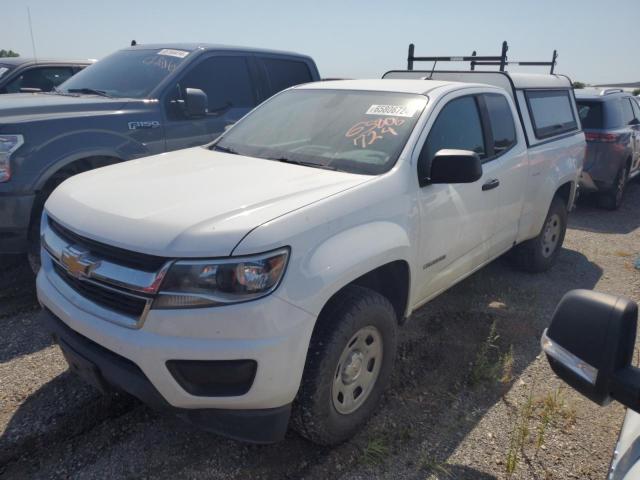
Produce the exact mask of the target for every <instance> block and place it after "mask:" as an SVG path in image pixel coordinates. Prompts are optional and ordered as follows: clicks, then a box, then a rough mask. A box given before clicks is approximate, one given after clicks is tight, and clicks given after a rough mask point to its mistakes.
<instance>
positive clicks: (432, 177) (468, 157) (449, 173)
mask: <svg viewBox="0 0 640 480" xmlns="http://www.w3.org/2000/svg"><path fill="white" fill-rule="evenodd" d="M480 177H482V162H481V161H480V157H479V156H478V154H477V153H475V152H472V151H471V150H448V149H444V150H440V151H438V153H436V156H435V157H434V159H433V160H432V161H431V172H430V174H429V178H428V179H426V180H427V183H473V182H475V181H476V180H479V179H480Z"/></svg>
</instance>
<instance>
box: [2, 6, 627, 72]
mask: <svg viewBox="0 0 640 480" xmlns="http://www.w3.org/2000/svg"><path fill="white" fill-rule="evenodd" d="M27 5H29V6H30V8H31V17H32V22H33V30H34V36H35V41H36V49H37V53H38V55H39V56H41V57H45V56H46V57H81V58H100V57H103V56H105V55H107V54H108V53H110V52H112V51H114V50H117V49H118V48H122V47H125V46H128V45H129V42H130V41H131V39H136V40H137V41H138V43H141V44H142V43H154V42H156V43H158V42H177V41H179V42H182V41H184V42H209V43H224V44H231V45H246V46H256V47H265V48H275V49H281V50H292V51H296V52H301V53H306V54H308V55H311V56H312V57H313V58H314V59H315V60H316V62H317V64H318V67H319V69H320V73H321V75H322V76H324V77H350V78H363V77H368V78H371V77H374V78H375V77H379V76H380V75H381V74H382V73H384V72H385V71H386V70H389V69H392V68H405V66H406V65H405V59H406V55H407V46H408V44H409V43H410V42H413V43H415V44H416V54H417V55H456V56H458V55H469V54H471V51H472V50H474V49H475V50H477V51H478V54H479V55H498V54H499V52H500V44H501V42H502V40H507V41H508V42H509V46H510V50H509V57H510V58H511V59H512V60H548V59H550V57H551V53H552V51H553V49H554V48H556V49H558V52H559V55H560V56H559V59H558V69H557V71H558V72H559V73H566V74H568V75H569V76H570V77H571V78H572V79H573V80H580V81H583V82H587V83H594V84H597V83H613V82H632V81H633V82H637V81H640V0H610V1H605V0H599V1H595V0H510V1H508V0H476V1H473V0H439V1H433V0H422V1H418V0H413V1H402V0H386V1H379V0H366V1H365V0H342V1H338V0H322V1H313V2H311V1H305V0H298V1H294V0H263V1H259V0H241V1H232V0H226V1H219V0H208V1H205V0H191V1H186V0H156V1H153V2H151V1H143V0H139V1H131V0H126V1H125V0H102V1H96V0H84V1H79V0H2V3H0V6H1V8H0V11H2V19H1V20H0V25H1V26H0V48H4V49H12V50H15V51H17V52H19V53H21V54H22V55H23V56H31V55H32V49H31V40H30V36H29V28H28V22H27ZM532 68H533V69H532ZM538 68H539V67H538ZM514 70H515V68H514ZM527 70H528V71H532V72H535V71H540V70H539V69H537V68H536V67H531V68H529V69H527Z"/></svg>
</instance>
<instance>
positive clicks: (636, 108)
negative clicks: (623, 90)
mask: <svg viewBox="0 0 640 480" xmlns="http://www.w3.org/2000/svg"><path fill="white" fill-rule="evenodd" d="M630 101H631V105H632V106H633V113H635V114H636V118H637V119H638V120H640V103H639V102H637V101H635V100H634V99H631V100H630Z"/></svg>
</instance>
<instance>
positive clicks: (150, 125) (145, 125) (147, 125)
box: [129, 120, 160, 130]
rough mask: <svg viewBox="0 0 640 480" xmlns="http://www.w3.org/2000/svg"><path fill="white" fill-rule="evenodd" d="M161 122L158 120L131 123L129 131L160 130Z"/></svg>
mask: <svg viewBox="0 0 640 480" xmlns="http://www.w3.org/2000/svg"><path fill="white" fill-rule="evenodd" d="M158 127H160V122H158V121H157V120H149V121H145V122H129V130H138V129H140V128H158Z"/></svg>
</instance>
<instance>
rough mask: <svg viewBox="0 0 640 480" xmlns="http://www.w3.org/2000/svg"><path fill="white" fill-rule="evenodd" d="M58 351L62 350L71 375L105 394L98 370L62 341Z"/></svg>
mask: <svg viewBox="0 0 640 480" xmlns="http://www.w3.org/2000/svg"><path fill="white" fill-rule="evenodd" d="M60 349H61V350H62V354H63V355H64V358H65V360H66V361H67V363H68V364H69V369H70V370H71V371H72V372H73V373H75V374H76V375H78V376H79V377H80V378H82V379H83V380H84V381H85V382H87V383H88V384H90V385H93V386H94V387H95V388H97V389H98V390H99V391H100V392H102V393H105V392H106V391H107V387H106V384H105V381H104V379H103V378H102V375H101V374H100V370H99V369H98V367H97V366H96V365H95V364H94V363H92V362H91V361H89V360H87V359H86V358H84V357H83V356H82V355H80V354H79V353H78V352H76V351H75V350H74V349H73V348H71V347H70V346H69V344H68V343H66V342H64V341H63V340H61V341H60Z"/></svg>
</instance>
